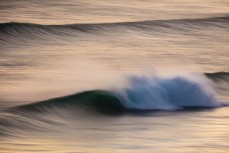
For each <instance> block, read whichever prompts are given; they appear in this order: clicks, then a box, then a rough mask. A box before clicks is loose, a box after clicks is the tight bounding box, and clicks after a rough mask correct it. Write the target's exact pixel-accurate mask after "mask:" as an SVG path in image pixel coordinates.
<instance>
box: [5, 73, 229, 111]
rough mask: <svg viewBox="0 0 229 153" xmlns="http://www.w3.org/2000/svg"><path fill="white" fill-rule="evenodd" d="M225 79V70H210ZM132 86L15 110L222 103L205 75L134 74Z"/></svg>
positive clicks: (166, 107)
mask: <svg viewBox="0 0 229 153" xmlns="http://www.w3.org/2000/svg"><path fill="white" fill-rule="evenodd" d="M206 75H207V76H208V77H210V78H212V79H215V78H216V77H219V78H221V77H222V76H221V75H223V76H224V75H226V72H225V73H207V74H206ZM227 76H228V74H227ZM127 82H128V85H126V86H125V87H123V88H119V89H115V90H90V91H84V92H81V93H76V94H74V95H69V96H64V97H59V98H54V99H50V100H46V101H41V102H37V103H31V104H27V105H22V106H16V107H14V108H11V109H9V110H10V111H13V112H15V111H16V112H24V111H32V112H43V111H45V110H49V109H52V108H54V107H55V108H58V109H62V108H71V109H72V108H73V109H75V110H77V109H78V108H82V109H85V110H90V111H93V112H99V113H102V114H120V113H128V112H131V113H132V112H139V111H154V110H185V109H190V108H217V107H222V106H225V105H226V104H224V103H222V102H220V101H219V100H218V98H217V97H216V95H215V93H214V91H213V89H212V88H211V87H210V86H209V85H208V80H206V78H205V77H204V76H174V77H170V78H163V77H159V76H154V77H147V76H131V77H130V78H129V79H128V81H127Z"/></svg>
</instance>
